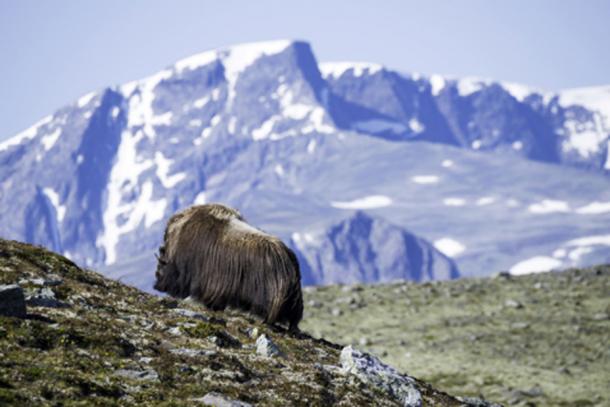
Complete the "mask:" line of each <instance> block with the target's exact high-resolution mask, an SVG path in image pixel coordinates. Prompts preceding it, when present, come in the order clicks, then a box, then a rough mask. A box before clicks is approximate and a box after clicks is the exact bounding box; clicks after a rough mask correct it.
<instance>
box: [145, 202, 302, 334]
mask: <svg viewBox="0 0 610 407" xmlns="http://www.w3.org/2000/svg"><path fill="white" fill-rule="evenodd" d="M156 278H157V281H156V283H155V289H156V290H159V291H163V292H167V293H168V294H170V295H172V296H174V297H179V298H185V297H188V296H191V297H192V298H193V299H195V300H197V301H199V302H201V303H203V304H204V305H206V306H207V307H209V308H211V309H213V310H222V309H225V308H226V307H235V308H239V309H242V310H245V311H250V312H252V313H254V314H257V315H259V316H261V317H262V318H264V320H265V322H267V323H269V324H272V323H275V322H279V323H287V324H288V325H289V326H290V328H291V329H296V328H297V326H298V324H299V322H300V321H301V318H302V317H303V297H302V293H301V273H300V271H299V263H298V261H297V258H296V256H295V254H294V253H293V252H292V250H290V249H289V248H288V247H287V246H286V245H285V244H284V243H282V241H281V240H279V239H278V238H277V237H275V236H271V235H268V234H266V233H264V232H262V231H260V230H258V229H255V228H253V227H252V226H250V225H248V224H247V223H246V221H245V220H244V218H243V217H242V216H241V215H240V213H239V212H237V211H236V210H234V209H231V208H229V207H227V206H224V205H220V204H206V205H198V206H193V207H190V208H188V209H186V210H184V211H182V212H179V213H177V214H175V215H174V216H172V217H171V218H170V219H169V221H168V223H167V227H166V229H165V235H164V238H163V246H161V247H160V248H159V256H158V264H157V272H156Z"/></svg>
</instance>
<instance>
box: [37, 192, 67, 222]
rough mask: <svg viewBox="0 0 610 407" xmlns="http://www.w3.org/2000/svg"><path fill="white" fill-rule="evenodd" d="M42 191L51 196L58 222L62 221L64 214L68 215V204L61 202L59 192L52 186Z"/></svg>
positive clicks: (48, 196)
mask: <svg viewBox="0 0 610 407" xmlns="http://www.w3.org/2000/svg"><path fill="white" fill-rule="evenodd" d="M42 192H43V193H44V194H45V195H46V197H47V198H49V201H51V204H52V205H53V207H55V213H56V214H57V222H58V223H61V222H62V221H63V220H64V216H66V206H65V205H61V204H60V203H59V194H58V193H57V192H55V190H54V189H52V188H43V190H42Z"/></svg>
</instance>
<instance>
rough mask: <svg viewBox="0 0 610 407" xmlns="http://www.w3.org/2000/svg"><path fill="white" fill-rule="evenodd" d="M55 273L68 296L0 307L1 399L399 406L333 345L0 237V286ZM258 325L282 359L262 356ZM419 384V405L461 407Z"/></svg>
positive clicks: (60, 291) (34, 285)
mask: <svg viewBox="0 0 610 407" xmlns="http://www.w3.org/2000/svg"><path fill="white" fill-rule="evenodd" d="M51 276H52V278H53V279H56V278H57V277H59V278H60V279H61V283H59V284H54V285H52V286H51V287H50V288H51V289H52V290H53V292H54V293H55V296H56V298H57V299H59V300H61V301H62V302H64V303H65V304H66V305H67V306H65V307H61V308H47V307H33V306H28V317H27V318H26V319H18V318H12V317H0V405H18V406H23V405H27V406H38V405H41V406H47V405H48V406H55V405H57V406H59V405H62V406H71V405H74V406H77V405H87V406H89V405H99V406H105V405H166V406H183V405H191V404H197V403H198V402H196V399H198V398H201V397H203V396H204V395H205V394H206V393H208V392H211V391H214V392H219V393H222V394H224V395H226V396H228V397H231V398H234V399H238V400H241V401H244V402H249V403H253V404H256V405H277V406H286V405H297V406H298V405H303V406H327V405H345V406H354V405H382V406H384V405H385V406H392V405H396V404H397V403H396V401H395V400H393V399H392V398H390V397H389V396H388V395H387V394H384V393H381V392H379V391H378V390H377V389H375V388H373V387H370V386H368V385H364V384H363V383H361V382H360V381H359V380H358V379H356V378H355V377H353V376H350V375H345V374H342V373H341V372H340V371H339V369H337V365H338V364H339V352H340V350H341V347H340V346H338V345H334V344H332V343H329V342H326V341H325V340H317V339H313V338H312V337H310V336H308V335H307V334H291V333H289V332H287V331H286V330H284V329H282V328H281V327H272V326H268V325H265V324H263V323H262V322H261V321H260V320H259V319H257V318H254V317H251V316H249V315H245V314H243V313H240V312H236V311H226V312H212V311H209V310H207V309H205V308H204V307H201V306H198V305H197V304H194V303H192V302H190V301H177V300H174V299H171V298H161V297H156V296H153V295H149V294H146V293H143V292H141V291H138V290H136V289H134V288H131V287H128V286H125V285H123V284H121V283H118V282H115V281H112V280H108V279H106V278H104V277H102V276H101V275H99V274H97V273H94V272H92V271H88V270H83V269H80V268H79V267H77V266H76V265H75V264H74V263H72V262H71V261H69V260H68V259H66V258H64V257H62V256H59V255H56V254H53V253H51V252H48V251H46V250H44V249H42V248H38V247H34V246H30V245H26V244H22V243H18V242H11V241H5V240H2V239H0V284H15V283H19V284H20V285H21V286H22V287H23V288H24V289H25V290H26V291H28V292H32V291H34V290H36V289H39V288H40V287H39V286H40V280H38V281H37V279H40V278H42V279H49V278H50V277H51ZM180 309H187V310H191V311H194V312H197V313H199V314H200V316H199V317H193V316H190V317H185V316H184V315H185V313H184V312H182V313H180V312H177V310H180ZM253 330H256V331H257V332H258V334H262V333H264V334H266V335H267V336H268V337H269V338H271V339H272V340H273V341H274V342H275V343H276V344H277V346H278V347H279V348H280V350H281V351H282V353H283V357H278V358H265V357H262V356H259V355H257V354H256V349H255V344H254V342H255V340H256V335H253V334H252V331H253ZM218 338H220V341H218ZM233 341H236V343H235V342H233ZM132 373H135V374H140V373H141V374H142V377H130V376H129V374H132ZM419 385H420V386H421V387H420V390H421V392H422V393H423V397H424V400H425V402H426V405H449V406H451V405H459V403H458V402H457V400H456V399H454V398H452V397H451V396H448V395H446V394H443V393H441V392H438V391H437V390H435V389H433V388H432V387H429V386H427V385H426V384H425V383H419ZM199 404H201V403H199Z"/></svg>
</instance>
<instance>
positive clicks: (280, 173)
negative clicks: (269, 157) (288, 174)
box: [273, 164, 284, 177]
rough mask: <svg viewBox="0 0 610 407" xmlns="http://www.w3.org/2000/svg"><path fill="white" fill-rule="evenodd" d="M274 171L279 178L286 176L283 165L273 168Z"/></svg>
mask: <svg viewBox="0 0 610 407" xmlns="http://www.w3.org/2000/svg"><path fill="white" fill-rule="evenodd" d="M273 171H274V172H275V173H276V174H277V175H278V176H279V177H283V176H284V167H282V164H276V165H275V167H274V168H273Z"/></svg>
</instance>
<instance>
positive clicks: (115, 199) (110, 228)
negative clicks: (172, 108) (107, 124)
mask: <svg viewBox="0 0 610 407" xmlns="http://www.w3.org/2000/svg"><path fill="white" fill-rule="evenodd" d="M144 137H145V135H144V132H143V131H142V130H138V131H136V132H135V134H134V133H132V132H131V131H130V130H129V129H126V130H124V131H123V132H122V133H121V143H120V145H119V149H118V151H117V154H116V159H115V162H114V165H113V167H112V170H111V172H110V180H109V182H108V186H107V196H108V199H107V202H106V209H105V211H104V214H103V216H102V220H103V223H104V230H103V231H102V233H101V234H100V235H99V236H98V238H97V245H98V246H99V247H101V248H103V249H104V252H105V254H106V264H107V265H108V264H112V263H114V262H116V245H117V244H118V242H119V239H120V236H121V235H123V234H126V233H129V232H131V231H132V230H134V229H135V228H136V227H137V226H138V225H139V224H140V222H141V221H142V220H143V219H144V220H145V224H146V225H151V224H152V223H154V222H155V221H156V220H159V219H161V217H162V216H163V213H161V215H159V213H160V212H163V211H164V210H165V205H166V203H165V200H164V199H161V200H158V201H153V200H152V193H153V185H152V183H151V182H150V181H147V182H146V183H144V184H143V185H142V188H141V189H140V188H139V185H138V179H139V176H140V174H141V173H142V172H144V171H146V170H148V169H149V168H151V167H152V166H153V165H154V162H153V161H152V160H141V159H140V158H139V157H138V152H137V148H136V147H137V145H138V143H139V142H140V140H142V139H143V138H144ZM138 192H139V195H138ZM136 196H137V198H136Z"/></svg>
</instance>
